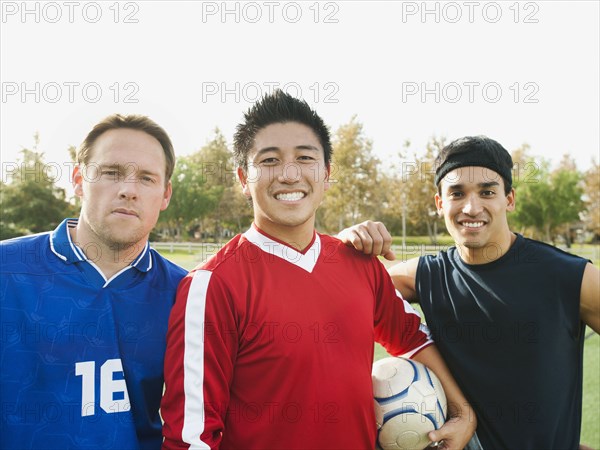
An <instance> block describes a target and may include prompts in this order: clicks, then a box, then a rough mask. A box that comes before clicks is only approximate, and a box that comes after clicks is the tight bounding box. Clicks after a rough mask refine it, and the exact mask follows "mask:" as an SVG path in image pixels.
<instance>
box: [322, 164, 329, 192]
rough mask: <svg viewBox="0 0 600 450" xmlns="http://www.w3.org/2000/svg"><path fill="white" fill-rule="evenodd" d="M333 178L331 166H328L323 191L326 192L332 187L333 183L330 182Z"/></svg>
mask: <svg viewBox="0 0 600 450" xmlns="http://www.w3.org/2000/svg"><path fill="white" fill-rule="evenodd" d="M330 176H331V166H330V165H329V164H327V167H326V168H325V180H323V190H324V191H326V190H327V189H329V188H330V187H331V183H330V182H329V177H330Z"/></svg>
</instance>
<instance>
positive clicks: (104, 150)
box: [0, 115, 186, 449]
mask: <svg viewBox="0 0 600 450" xmlns="http://www.w3.org/2000/svg"><path fill="white" fill-rule="evenodd" d="M77 163H78V165H77V166H76V167H75V169H74V172H73V185H74V190H75V194H76V195H77V196H78V197H79V198H80V199H81V212H80V215H79V219H65V220H64V221H63V222H62V223H61V224H60V225H59V226H58V227H57V228H56V229H55V230H54V231H52V232H47V233H41V234H38V235H34V236H26V237H21V238H17V239H11V240H8V241H4V242H1V243H0V265H1V275H2V277H1V281H0V320H1V329H2V338H1V341H0V343H1V346H0V364H1V372H0V389H1V390H0V396H1V404H2V405H1V406H2V411H1V422H0V423H1V430H0V448H7V449H16V448H18V449H80V448H85V449H158V448H160V445H161V442H162V437H161V420H160V417H159V413H158V409H159V405H160V398H161V395H162V388H163V357H164V352H165V336H166V330H167V320H168V316H169V312H170V310H171V306H172V304H173V301H174V298H175V290H176V288H177V285H178V283H179V281H180V280H181V278H182V277H183V276H184V275H185V273H186V272H185V271H184V270H183V269H181V268H180V267H178V266H176V265H174V264H172V263H170V262H169V261H167V260H166V259H164V258H162V257H161V256H160V255H159V254H158V253H157V252H156V251H155V250H153V249H151V248H150V247H149V244H148V236H149V234H150V231H151V230H152V228H153V227H154V225H155V224H156V221H157V219H158V216H159V213H160V211H162V210H164V209H165V208H166V207H167V206H168V204H169V200H170V198H171V182H170V178H171V175H172V173H173V168H174V165H175V156H174V152H173V145H172V144H171V140H170V139H169V136H168V135H167V133H166V132H165V131H164V130H163V129H162V128H161V127H160V126H158V125H157V124H156V123H154V122H153V121H152V120H150V119H148V118H147V117H144V116H138V115H129V116H121V115H113V116H109V117H107V118H105V119H104V120H102V121H101V122H100V123H98V124H97V125H96V126H95V127H94V128H93V129H92V131H91V132H90V133H89V134H88V136H87V137H86V138H85V140H84V141H83V143H82V144H81V146H80V148H79V150H78V153H77Z"/></svg>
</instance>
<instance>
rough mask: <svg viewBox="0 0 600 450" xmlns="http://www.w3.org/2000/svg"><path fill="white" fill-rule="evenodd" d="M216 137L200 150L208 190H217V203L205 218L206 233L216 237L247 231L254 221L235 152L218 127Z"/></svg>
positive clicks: (204, 228) (216, 238)
mask: <svg viewBox="0 0 600 450" xmlns="http://www.w3.org/2000/svg"><path fill="white" fill-rule="evenodd" d="M214 133H215V134H214V137H213V138H212V139H211V140H210V141H209V142H208V143H207V144H206V145H205V146H204V147H202V148H201V149H200V151H199V159H200V161H201V162H202V168H203V173H204V175H205V178H206V184H205V189H206V190H207V191H208V192H213V193H214V195H215V199H216V203H215V206H214V208H213V209H212V210H211V211H209V212H208V213H207V214H206V216H205V218H204V219H203V221H202V224H203V226H202V228H203V230H204V232H205V234H210V235H212V237H213V238H214V239H215V240H219V239H221V238H224V237H230V236H232V235H233V234H236V233H239V232H242V231H245V230H246V228H248V227H249V226H250V223H251V222H252V209H251V207H250V206H249V204H248V202H247V201H246V198H245V197H244V195H243V194H242V192H241V186H240V185H239V183H238V181H237V178H236V173H235V166H234V162H233V154H232V152H231V151H230V150H229V148H228V147H227V142H226V140H225V137H224V136H223V134H222V133H221V131H220V130H219V129H218V128H216V129H215V131H214Z"/></svg>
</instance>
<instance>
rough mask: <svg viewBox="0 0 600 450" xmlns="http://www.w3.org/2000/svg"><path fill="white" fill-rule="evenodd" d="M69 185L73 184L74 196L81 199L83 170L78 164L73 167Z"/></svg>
mask: <svg viewBox="0 0 600 450" xmlns="http://www.w3.org/2000/svg"><path fill="white" fill-rule="evenodd" d="M71 183H72V184H73V191H74V192H75V195H76V196H77V197H79V198H83V168H82V167H81V165H79V164H77V165H75V167H73V173H72V174H71Z"/></svg>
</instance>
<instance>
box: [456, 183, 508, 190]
mask: <svg viewBox="0 0 600 450" xmlns="http://www.w3.org/2000/svg"><path fill="white" fill-rule="evenodd" d="M497 186H500V183H498V182H497V181H488V182H486V183H477V187H478V188H480V189H485V188H491V187H497ZM464 187H465V185H464V184H451V185H449V186H448V188H447V189H459V190H462V189H464Z"/></svg>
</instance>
